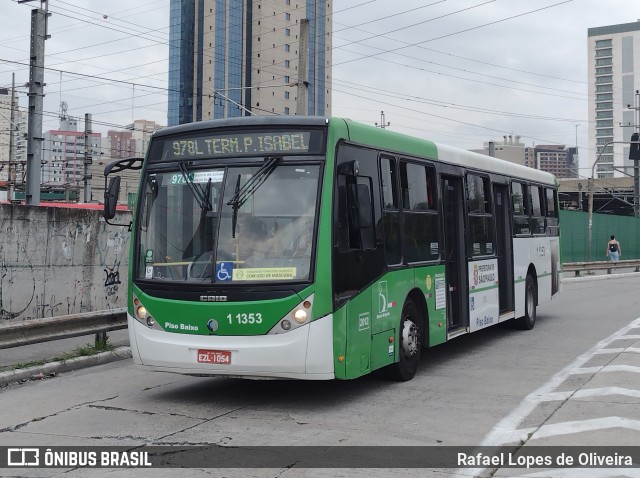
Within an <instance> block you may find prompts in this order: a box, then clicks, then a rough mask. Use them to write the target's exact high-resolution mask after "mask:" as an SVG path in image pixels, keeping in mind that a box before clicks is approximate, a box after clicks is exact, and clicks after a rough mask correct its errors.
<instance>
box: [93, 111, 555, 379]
mask: <svg viewBox="0 0 640 478" xmlns="http://www.w3.org/2000/svg"><path fill="white" fill-rule="evenodd" d="M132 166H133V167H136V168H142V171H141V182H140V189H139V193H138V200H137V205H136V208H135V211H134V218H133V227H132V236H131V256H130V263H129V294H128V315H129V322H128V324H129V331H130V338H131V350H132V354H133V359H134V362H135V363H136V364H137V365H139V366H141V367H143V368H145V369H147V370H156V371H164V372H176V373H182V374H192V375H224V376H237V377H281V378H299V379H323V380H324V379H334V378H336V379H351V378H356V377H360V376H362V375H365V374H368V373H369V372H372V371H374V370H377V369H382V368H385V369H386V370H387V371H389V372H390V374H391V375H392V376H395V377H396V378H398V379H400V380H409V379H411V378H412V377H413V376H414V374H415V373H416V369H417V367H418V364H419V361H420V352H421V349H422V348H424V347H431V346H434V345H438V344H442V343H444V342H446V341H448V340H450V339H452V338H454V337H457V336H459V335H462V334H467V333H471V332H475V331H477V330H480V329H483V328H485V327H488V326H491V325H495V324H498V323H500V322H504V321H506V320H511V319H513V320H514V321H515V323H517V324H519V325H520V326H521V327H522V328H524V329H531V328H533V326H534V324H535V320H536V306H537V305H538V304H539V303H542V302H545V301H548V300H550V299H551V297H552V296H553V295H554V294H556V293H557V292H558V289H559V268H560V265H559V264H560V257H559V227H558V199H557V190H556V181H555V178H554V176H553V175H551V174H548V173H545V172H542V171H538V170H535V169H531V168H527V167H524V166H520V165H517V164H513V163H509V162H506V161H501V160H499V159H496V158H492V157H488V156H484V155H480V154H475V153H471V152H468V151H464V150H459V149H455V148H451V147H447V146H443V145H440V144H437V143H434V142H430V141H426V140H422V139H417V138H412V137H409V136H405V135H402V134H398V133H395V132H392V131H389V130H387V129H380V128H375V127H371V126H365V125H362V124H358V123H355V122H353V121H350V120H345V119H340V118H331V119H325V118H319V117H299V116H277V117H246V118H235V119H225V120H216V121H205V122H200V123H193V124H186V125H181V126H176V127H170V128H166V129H163V130H161V131H158V132H157V133H155V134H154V136H153V138H152V140H151V142H150V145H149V149H148V152H147V155H146V157H145V159H144V160H143V161H142V162H141V164H140V163H135V161H133V160H120V161H116V162H114V163H112V164H110V165H109V166H107V168H106V169H105V175H108V174H114V173H117V172H119V171H122V170H123V169H127V168H130V167H132ZM119 183H120V180H119V176H117V175H115V177H112V178H111V181H110V183H109V187H108V188H107V190H106V191H105V217H106V218H107V219H111V218H113V217H114V212H115V204H116V200H117V194H118V189H119Z"/></svg>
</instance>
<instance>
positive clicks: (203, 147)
mask: <svg viewBox="0 0 640 478" xmlns="http://www.w3.org/2000/svg"><path fill="white" fill-rule="evenodd" d="M321 134H322V133H321V132H320V131H276V132H247V133H236V134H199V135H198V136H195V137H190V138H184V137H183V138H180V139H172V140H167V141H166V142H165V144H164V152H163V153H164V154H163V155H162V157H163V159H164V160H180V159H185V158H203V159H204V158H216V157H221V156H237V155H240V156H252V155H281V154H309V153H319V149H320V146H321V141H319V139H320V136H321ZM312 135H313V136H312Z"/></svg>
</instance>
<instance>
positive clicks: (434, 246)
mask: <svg viewBox="0 0 640 478" xmlns="http://www.w3.org/2000/svg"><path fill="white" fill-rule="evenodd" d="M439 253H440V244H438V243H437V242H432V243H431V255H432V256H437V255H438V254H439Z"/></svg>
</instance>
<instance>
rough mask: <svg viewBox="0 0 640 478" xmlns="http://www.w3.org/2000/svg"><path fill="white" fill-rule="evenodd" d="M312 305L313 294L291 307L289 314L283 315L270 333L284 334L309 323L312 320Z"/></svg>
mask: <svg viewBox="0 0 640 478" xmlns="http://www.w3.org/2000/svg"><path fill="white" fill-rule="evenodd" d="M312 307H313V294H311V295H310V296H309V297H307V298H306V299H305V300H304V301H302V302H300V303H299V304H298V305H296V306H295V307H294V308H293V309H291V311H290V312H289V313H288V314H287V315H285V316H284V317H282V319H280V320H279V321H278V323H277V324H276V325H274V326H273V328H272V329H271V330H270V331H269V335H274V334H284V333H286V332H290V331H292V330H295V329H297V328H298V327H301V326H303V325H306V324H308V323H309V322H310V321H311V310H312Z"/></svg>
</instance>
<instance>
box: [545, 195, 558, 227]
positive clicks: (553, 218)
mask: <svg viewBox="0 0 640 478" xmlns="http://www.w3.org/2000/svg"><path fill="white" fill-rule="evenodd" d="M544 194H545V200H546V204H547V208H546V211H547V235H548V236H557V235H558V209H557V207H556V192H555V191H554V190H553V189H551V188H545V189H544Z"/></svg>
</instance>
